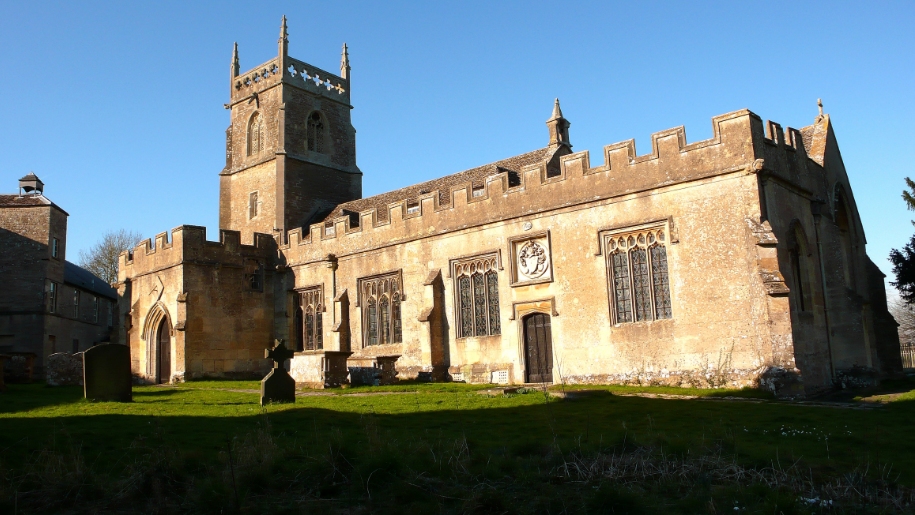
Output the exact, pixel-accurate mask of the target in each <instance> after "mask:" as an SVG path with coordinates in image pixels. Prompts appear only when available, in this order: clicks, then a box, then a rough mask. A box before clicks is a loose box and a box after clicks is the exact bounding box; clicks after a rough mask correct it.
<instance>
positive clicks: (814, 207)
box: [810, 199, 836, 382]
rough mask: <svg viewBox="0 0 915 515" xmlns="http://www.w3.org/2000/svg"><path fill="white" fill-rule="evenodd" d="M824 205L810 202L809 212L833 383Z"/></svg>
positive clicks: (833, 365)
mask: <svg viewBox="0 0 915 515" xmlns="http://www.w3.org/2000/svg"><path fill="white" fill-rule="evenodd" d="M825 204H826V203H825V202H823V201H822V200H818V199H815V200H811V201H810V212H811V213H812V214H813V232H814V236H815V237H816V240H817V261H818V262H819V265H820V281H821V282H822V284H823V317H824V318H825V321H826V350H827V351H828V352H829V374H830V376H832V380H833V382H835V380H836V368H835V363H833V360H832V337H831V336H830V334H829V333H830V331H831V328H830V326H829V295H828V294H827V292H826V266H825V265H824V264H823V242H822V241H821V240H820V220H822V219H823V213H822V209H823V206H824V205H825Z"/></svg>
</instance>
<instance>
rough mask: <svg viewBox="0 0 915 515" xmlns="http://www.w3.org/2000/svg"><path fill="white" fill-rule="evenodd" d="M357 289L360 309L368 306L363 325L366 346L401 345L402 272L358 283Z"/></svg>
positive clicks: (365, 309)
mask: <svg viewBox="0 0 915 515" xmlns="http://www.w3.org/2000/svg"><path fill="white" fill-rule="evenodd" d="M358 288H359V295H360V305H364V306H365V308H364V310H363V317H364V318H363V323H362V327H363V341H364V342H365V343H364V345H365V346H369V345H384V344H387V343H401V342H402V341H403V330H402V325H401V307H402V306H401V303H402V300H403V293H402V286H401V277H400V272H395V273H390V274H385V275H380V276H376V277H370V278H364V279H359V284H358ZM362 303H364V304H362Z"/></svg>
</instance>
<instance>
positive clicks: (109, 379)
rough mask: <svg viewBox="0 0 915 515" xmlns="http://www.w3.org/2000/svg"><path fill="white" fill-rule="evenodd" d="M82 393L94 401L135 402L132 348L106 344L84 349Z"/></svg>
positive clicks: (117, 344)
mask: <svg viewBox="0 0 915 515" xmlns="http://www.w3.org/2000/svg"><path fill="white" fill-rule="evenodd" d="M83 392H84V393H85V395H86V398H87V399H89V400H93V401H113V402H130V401H132V400H133V390H132V386H131V378H130V348H129V347H127V346H126V345H121V344H119V343H103V344H101V345H96V346H95V347H90V348H89V349H88V350H86V351H85V352H83Z"/></svg>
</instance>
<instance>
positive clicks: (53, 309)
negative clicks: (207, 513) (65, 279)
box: [48, 282, 57, 313]
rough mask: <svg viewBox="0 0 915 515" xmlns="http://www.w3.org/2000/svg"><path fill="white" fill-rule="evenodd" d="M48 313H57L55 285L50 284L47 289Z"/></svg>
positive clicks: (53, 283)
mask: <svg viewBox="0 0 915 515" xmlns="http://www.w3.org/2000/svg"><path fill="white" fill-rule="evenodd" d="M48 312H49V313H57V283H55V282H51V284H50V286H49V287H48Z"/></svg>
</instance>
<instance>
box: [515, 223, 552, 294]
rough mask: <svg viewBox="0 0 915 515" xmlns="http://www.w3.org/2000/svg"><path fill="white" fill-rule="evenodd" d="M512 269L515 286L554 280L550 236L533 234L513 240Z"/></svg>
mask: <svg viewBox="0 0 915 515" xmlns="http://www.w3.org/2000/svg"><path fill="white" fill-rule="evenodd" d="M512 265H513V266H512V269H513V274H512V275H513V277H512V282H513V283H514V284H528V283H538V282H547V281H551V280H553V270H552V268H553V263H552V257H551V255H550V238H549V234H547V233H542V234H532V235H530V236H529V237H525V238H518V239H513V240H512Z"/></svg>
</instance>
